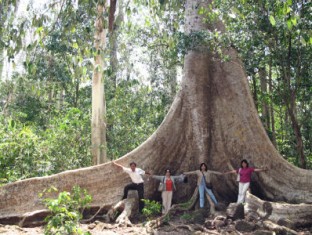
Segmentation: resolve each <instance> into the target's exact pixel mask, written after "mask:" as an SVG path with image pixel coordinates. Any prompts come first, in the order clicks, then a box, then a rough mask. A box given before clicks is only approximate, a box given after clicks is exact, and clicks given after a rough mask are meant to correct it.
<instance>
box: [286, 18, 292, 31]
mask: <svg viewBox="0 0 312 235" xmlns="http://www.w3.org/2000/svg"><path fill="white" fill-rule="evenodd" d="M292 27H293V24H292V22H291V20H290V19H289V20H287V28H288V29H289V30H290V29H292Z"/></svg>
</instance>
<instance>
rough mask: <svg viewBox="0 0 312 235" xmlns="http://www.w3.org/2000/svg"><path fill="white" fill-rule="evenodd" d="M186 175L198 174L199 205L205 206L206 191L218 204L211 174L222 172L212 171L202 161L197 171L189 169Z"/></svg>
mask: <svg viewBox="0 0 312 235" xmlns="http://www.w3.org/2000/svg"><path fill="white" fill-rule="evenodd" d="M183 174H185V175H191V174H196V175H197V186H198V191H199V207H200V208H203V207H204V205H205V193H207V194H208V196H209V197H210V198H211V200H212V202H213V203H214V204H215V205H217V204H218V201H217V199H216V197H215V195H214V194H213V192H212V185H211V175H212V174H216V175H222V173H221V172H218V171H210V170H208V168H207V165H206V164H205V163H201V164H200V166H199V170H196V171H189V172H184V173H183Z"/></svg>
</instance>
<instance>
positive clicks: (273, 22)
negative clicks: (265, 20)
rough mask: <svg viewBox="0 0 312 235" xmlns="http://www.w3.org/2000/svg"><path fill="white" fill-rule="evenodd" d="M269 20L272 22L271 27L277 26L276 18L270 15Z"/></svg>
mask: <svg viewBox="0 0 312 235" xmlns="http://www.w3.org/2000/svg"><path fill="white" fill-rule="evenodd" d="M269 20H270V23H271V25H273V26H275V25H276V21H275V18H274V16H272V15H270V17H269Z"/></svg>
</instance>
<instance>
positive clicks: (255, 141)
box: [0, 0, 312, 223]
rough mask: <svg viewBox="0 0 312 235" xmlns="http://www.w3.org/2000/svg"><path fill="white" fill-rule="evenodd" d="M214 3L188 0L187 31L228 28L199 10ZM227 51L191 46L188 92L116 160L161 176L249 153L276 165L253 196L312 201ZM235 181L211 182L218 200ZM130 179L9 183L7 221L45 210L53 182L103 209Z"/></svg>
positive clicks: (217, 166) (218, 165) (100, 176)
mask: <svg viewBox="0 0 312 235" xmlns="http://www.w3.org/2000/svg"><path fill="white" fill-rule="evenodd" d="M208 5H209V2H208V1H202V0H187V1H186V5H185V9H186V12H185V14H186V21H185V26H186V28H185V32H186V33H187V34H191V33H198V32H202V31H206V30H214V29H217V30H219V31H223V30H224V27H223V25H222V24H221V23H220V22H217V23H215V24H213V25H207V24H206V23H204V21H203V17H204V16H203V15H199V14H198V9H200V8H201V7H204V8H206V9H210V8H209V7H208ZM205 22H207V21H205ZM223 54H224V55H227V56H229V58H230V61H226V62H225V61H222V60H221V59H220V58H219V57H218V55H216V54H215V53H213V52H210V51H208V49H207V48H206V47H205V46H201V45H198V48H196V49H193V50H190V51H188V53H187V54H186V56H185V60H184V77H183V80H182V84H181V90H180V91H179V92H178V94H177V96H176V98H175V100H174V102H173V104H172V106H171V108H170V110H169V112H168V114H167V116H166V117H165V119H164V121H163V122H162V124H161V125H160V126H159V128H158V129H157V130H156V131H155V133H153V134H152V135H151V136H150V137H149V138H148V139H147V140H146V141H145V142H144V143H142V144H141V145H140V146H139V147H138V148H136V149H134V150H133V151H131V152H130V153H128V154H126V155H125V156H124V157H122V158H120V159H118V160H117V162H118V163H119V164H122V165H124V166H127V165H128V164H129V163H130V162H132V161H135V162H136V163H137V164H138V167H140V168H143V169H145V170H148V169H153V171H154V172H155V174H157V173H161V172H163V171H164V170H165V169H166V168H167V167H168V166H169V167H170V168H172V170H173V171H174V172H176V174H179V173H182V172H185V171H190V170H195V169H198V167H199V164H200V163H201V162H205V163H207V165H208V168H209V169H211V170H217V171H221V172H222V171H227V170H229V169H233V168H236V169H237V168H239V165H240V161H241V160H242V158H247V159H248V160H249V162H250V165H252V166H256V167H268V168H269V171H267V172H261V173H256V174H255V180H254V182H253V184H252V186H251V192H252V193H253V194H254V195H256V196H260V197H261V198H264V199H267V200H272V201H287V202H293V203H300V202H307V203H312V190H311V189H312V181H311V177H312V171H308V170H304V169H300V168H297V167H295V166H293V165H291V164H290V163H288V162H287V161H286V160H284V159H283V158H282V157H281V156H280V155H279V154H278V152H277V151H276V149H275V148H274V146H273V144H272V143H271V142H270V140H269V138H268V136H267V134H266V132H265V130H264V128H263V126H262V124H261V121H260V119H259V117H258V113H257V111H256V109H255V105H254V103H253V100H252V96H251V92H250V90H249V87H248V82H247V77H246V75H245V73H244V69H243V66H242V63H241V61H240V59H239V56H238V54H237V53H236V51H235V50H234V49H233V48H226V49H223ZM235 178H236V177H235V176H234V175H227V176H218V178H213V179H212V183H213V185H214V189H215V193H216V196H217V198H218V199H219V200H229V201H235V200H236V198H237V184H236V179H235ZM127 183H129V177H127V175H126V174H125V173H123V172H122V171H118V169H117V168H116V167H115V166H114V165H113V164H111V163H105V164H101V165H97V166H92V167H88V168H82V169H77V170H72V171H66V172H63V173H59V174H56V175H52V176H49V177H42V178H32V179H27V180H23V181H19V182H15V183H12V184H8V185H5V186H3V187H1V188H0V211H1V215H0V223H4V222H5V223H8V222H9V221H10V222H11V223H13V222H15V223H16V222H18V221H19V220H20V218H21V217H23V215H24V214H25V213H27V212H31V211H34V210H40V209H43V208H44V206H43V204H42V203H41V200H40V198H39V197H38V194H39V193H40V192H42V191H43V190H44V189H45V188H47V187H50V186H52V185H53V186H55V187H56V188H58V189H59V191H63V190H70V189H71V188H72V186H73V185H79V186H80V187H82V188H85V189H87V190H88V192H89V193H90V194H91V195H92V197H93V201H92V205H91V206H92V207H94V208H99V207H101V206H103V205H107V206H108V207H109V206H111V205H114V204H115V203H116V202H118V201H119V200H121V195H122V192H123V188H124V186H125V185H126V184H127ZM155 188H156V182H154V181H153V180H149V181H146V183H145V197H146V198H152V197H153V195H154V192H155ZM195 188H196V181H195V179H192V178H190V183H189V184H187V185H177V191H178V192H179V193H178V194H176V195H175V197H176V200H177V201H181V200H185V198H188V197H190V196H191V194H192V193H193V191H194V189H195ZM310 213H311V211H310Z"/></svg>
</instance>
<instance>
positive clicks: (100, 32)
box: [91, 1, 107, 165]
mask: <svg viewBox="0 0 312 235" xmlns="http://www.w3.org/2000/svg"><path fill="white" fill-rule="evenodd" d="M105 11H107V9H106V1H98V5H97V18H96V20H95V39H94V44H95V49H96V56H95V61H94V69H93V77H92V121H91V126H92V128H91V132H92V133H91V142H92V158H93V164H94V165H96V164H100V163H103V162H106V161H107V156H106V123H105V116H106V104H105V93H104V78H103V70H104V55H103V54H104V49H105V46H106V28H107V25H105V19H104V14H105Z"/></svg>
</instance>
